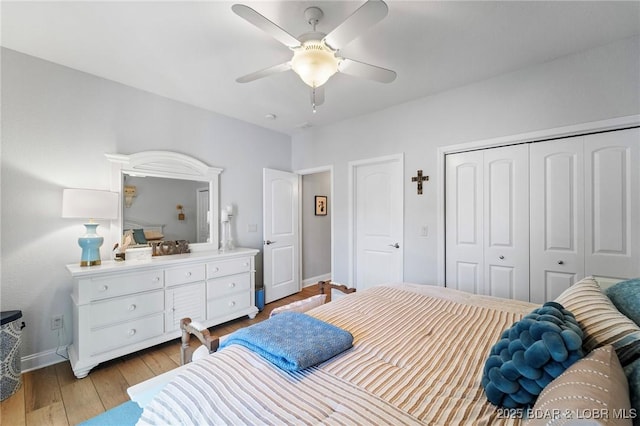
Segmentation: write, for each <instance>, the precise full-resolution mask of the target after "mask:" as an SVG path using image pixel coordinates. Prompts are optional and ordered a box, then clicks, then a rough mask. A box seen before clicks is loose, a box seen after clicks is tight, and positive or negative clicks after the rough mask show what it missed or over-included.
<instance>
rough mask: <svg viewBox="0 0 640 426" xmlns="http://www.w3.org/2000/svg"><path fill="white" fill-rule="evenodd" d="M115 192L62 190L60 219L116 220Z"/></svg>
mask: <svg viewBox="0 0 640 426" xmlns="http://www.w3.org/2000/svg"><path fill="white" fill-rule="evenodd" d="M118 198H119V194H118V193H117V192H110V191H100V190H95V189H64V190H63V191H62V217H67V218H83V219H116V218H117V217H118Z"/></svg>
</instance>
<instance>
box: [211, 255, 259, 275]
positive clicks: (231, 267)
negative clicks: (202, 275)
mask: <svg viewBox="0 0 640 426" xmlns="http://www.w3.org/2000/svg"><path fill="white" fill-rule="evenodd" d="M242 272H251V258H250V257H241V258H239V259H231V260H221V261H218V262H211V263H208V264H207V278H217V277H223V276H225V275H233V274H239V273H242Z"/></svg>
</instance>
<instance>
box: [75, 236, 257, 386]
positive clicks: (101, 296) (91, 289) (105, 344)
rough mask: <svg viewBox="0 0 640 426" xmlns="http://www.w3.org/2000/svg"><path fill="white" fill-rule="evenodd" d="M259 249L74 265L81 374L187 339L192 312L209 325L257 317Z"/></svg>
mask: <svg viewBox="0 0 640 426" xmlns="http://www.w3.org/2000/svg"><path fill="white" fill-rule="evenodd" d="M257 253H258V250H255V249H243V248H238V249H235V250H233V251H230V252H226V253H219V252H218V251H208V252H207V251H203V252H195V253H189V254H180V255H172V256H159V257H154V258H152V259H151V260H150V261H125V262H115V261H107V262H103V263H102V265H99V266H92V267H80V266H78V265H77V264H73V265H67V269H68V271H69V273H70V274H71V276H72V277H73V294H72V295H71V297H72V299H73V325H74V330H73V343H72V345H71V346H70V347H69V360H70V361H71V367H72V368H73V372H74V374H75V375H76V377H78V378H82V377H85V376H86V375H87V374H89V371H90V370H91V369H92V368H93V367H95V366H96V365H98V364H99V363H101V362H104V361H107V360H110V359H113V358H117V357H120V356H123V355H126V354H129V353H132V352H135V351H139V350H141V349H144V348H148V347H150V346H154V345H157V344H159V343H162V342H166V341H167V340H171V339H175V338H177V337H179V336H180V319H181V318H184V317H190V318H191V319H192V320H194V321H198V322H200V323H202V324H204V325H205V326H206V327H211V326H213V325H216V324H220V323H223V322H226V321H229V320H232V319H235V318H239V317H242V316H244V315H248V316H249V317H250V318H254V317H255V316H256V314H257V313H258V309H257V308H256V307H255V300H254V297H255V255H256V254H257Z"/></svg>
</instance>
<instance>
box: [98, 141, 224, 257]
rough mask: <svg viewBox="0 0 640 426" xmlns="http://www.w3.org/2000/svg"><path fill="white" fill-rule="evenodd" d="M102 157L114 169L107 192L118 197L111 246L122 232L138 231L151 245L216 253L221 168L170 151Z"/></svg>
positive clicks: (119, 237)
mask: <svg viewBox="0 0 640 426" xmlns="http://www.w3.org/2000/svg"><path fill="white" fill-rule="evenodd" d="M106 156H107V159H108V160H109V161H110V162H111V163H112V165H113V168H112V184H111V187H112V188H111V190H112V191H115V192H119V193H120V194H121V195H122V203H121V215H120V217H119V219H117V220H115V221H113V222H112V224H111V237H112V241H115V242H119V241H120V240H121V237H122V234H123V232H124V231H125V230H127V229H143V230H144V233H145V234H146V235H150V239H151V240H159V239H163V240H168V241H169V240H187V241H189V248H190V249H191V251H200V250H215V249H218V247H219V234H218V219H219V205H218V198H219V193H218V192H219V175H220V173H221V172H222V169H219V168H215V167H210V166H207V165H206V164H204V163H202V162H201V161H199V160H197V159H195V158H192V157H189V156H186V155H184V154H178V153H175V152H169V151H145V152H140V153H137V154H132V155H123V154H106ZM127 206H128V207H127Z"/></svg>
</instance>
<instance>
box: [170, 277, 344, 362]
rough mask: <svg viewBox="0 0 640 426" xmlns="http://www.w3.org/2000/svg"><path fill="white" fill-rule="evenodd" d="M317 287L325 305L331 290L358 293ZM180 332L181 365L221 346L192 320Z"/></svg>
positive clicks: (328, 285) (326, 283) (326, 285)
mask: <svg viewBox="0 0 640 426" xmlns="http://www.w3.org/2000/svg"><path fill="white" fill-rule="evenodd" d="M316 285H317V286H318V287H319V289H320V294H324V295H326V298H325V301H324V303H328V302H330V301H331V289H336V290H339V291H341V292H343V293H347V294H348V293H353V292H355V291H356V289H355V288H349V287H347V286H346V285H344V284H336V283H333V282H331V281H318V283H317V284H316ZM313 297H315V296H313ZM294 303H298V302H292V303H290V304H289V305H293V304H294ZM289 305H284V307H285V308H286V306H289ZM309 309H311V308H309ZM180 330H182V337H181V340H182V345H181V347H180V365H184V364H187V363H189V362H191V361H192V360H193V355H194V353H195V352H196V351H198V354H196V359H198V358H199V357H200V355H204V354H210V353H213V352H215V351H216V350H218V347H219V346H220V338H219V337H218V336H212V335H211V334H210V333H209V329H207V328H206V327H203V326H202V325H200V324H198V323H195V322H193V321H191V318H182V319H181V320H180ZM191 336H196V338H197V339H198V340H199V342H200V344H199V345H198V346H196V347H192V346H191V344H190V343H191Z"/></svg>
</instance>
